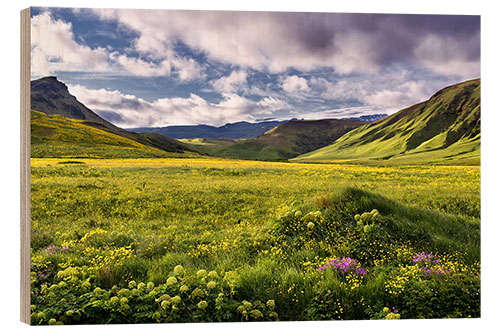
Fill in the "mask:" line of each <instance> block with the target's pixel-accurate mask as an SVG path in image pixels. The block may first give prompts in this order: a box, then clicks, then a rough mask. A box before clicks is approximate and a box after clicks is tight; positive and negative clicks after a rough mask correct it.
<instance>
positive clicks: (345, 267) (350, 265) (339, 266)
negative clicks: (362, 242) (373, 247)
mask: <svg viewBox="0 0 500 333" xmlns="http://www.w3.org/2000/svg"><path fill="white" fill-rule="evenodd" d="M327 268H328V269H332V270H334V271H337V272H339V273H342V274H345V273H349V272H354V273H356V274H359V275H366V274H367V272H366V270H365V269H363V268H362V267H361V265H360V264H359V263H358V262H357V261H356V260H354V259H352V258H349V257H342V258H334V259H332V260H330V261H328V262H326V263H325V264H324V265H321V266H320V267H319V268H318V269H317V271H318V272H323V271H325V270H326V269H327Z"/></svg>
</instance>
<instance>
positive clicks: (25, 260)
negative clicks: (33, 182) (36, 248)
mask: <svg viewBox="0 0 500 333" xmlns="http://www.w3.org/2000/svg"><path fill="white" fill-rule="evenodd" d="M30 52H31V20H30V9H29V8H27V9H24V10H22V11H21V103H20V105H21V110H20V111H21V163H20V164H21V303H20V304H21V321H22V322H23V323H26V324H29V323H30V303H31V300H30V261H31V258H30V221H31V219H30V132H31V131H30V77H31V61H30V59H31V55H30Z"/></svg>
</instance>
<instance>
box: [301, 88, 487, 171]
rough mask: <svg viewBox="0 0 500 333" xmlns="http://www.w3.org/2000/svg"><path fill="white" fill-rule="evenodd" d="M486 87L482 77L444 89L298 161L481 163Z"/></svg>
mask: <svg viewBox="0 0 500 333" xmlns="http://www.w3.org/2000/svg"><path fill="white" fill-rule="evenodd" d="M480 88H481V83H480V80H479V79H476V80H470V81H466V82H463V83H460V84H457V85H453V86H450V87H447V88H444V89H442V90H440V91H439V92H437V93H436V94H435V95H434V96H432V97H431V98H430V99H429V100H428V101H426V102H423V103H419V104H416V105H413V106H411V107H409V108H406V109H404V110H401V111H399V112H397V113H396V114H394V115H392V116H390V117H387V118H385V119H383V120H381V121H378V122H376V123H372V124H368V125H365V126H363V127H360V128H357V129H355V130H353V131H351V132H349V133H347V134H346V135H344V136H343V137H341V138H340V139H338V140H337V141H336V142H335V143H334V144H332V145H330V146H327V147H324V148H322V149H319V150H316V151H313V152H310V153H307V154H304V155H302V156H299V157H297V158H295V159H294V160H296V161H349V162H389V163H420V162H426V163H427V162H433V163H436V162H437V163H458V164H460V163H465V164H478V163H479V158H480V137H481V135H480Z"/></svg>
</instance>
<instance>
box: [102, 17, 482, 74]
mask: <svg viewBox="0 0 500 333" xmlns="http://www.w3.org/2000/svg"><path fill="white" fill-rule="evenodd" d="M96 13H97V14H98V15H100V17H101V18H103V19H108V20H109V19H111V20H116V21H118V22H120V23H122V24H124V25H126V26H127V27H129V28H130V29H133V30H135V31H137V32H138V33H139V37H138V38H137V39H136V41H135V43H134V45H135V48H136V50H137V51H138V52H141V53H144V54H148V55H151V56H158V55H161V54H162V53H163V52H165V51H166V50H168V49H171V48H172V46H173V45H174V44H175V43H176V42H177V41H180V42H182V43H184V44H185V45H187V46H189V47H190V48H191V49H193V50H197V51H199V52H202V53H204V54H206V55H207V56H209V57H210V58H211V59H214V60H217V61H221V62H224V63H230V64H234V65H238V66H241V67H249V68H253V69H257V70H268V71H271V72H275V73H276V72H283V71H285V70H286V69H288V68H295V69H299V70H311V69H314V68H320V67H330V68H334V69H335V71H336V72H337V73H340V74H350V73H371V74H373V73H376V72H378V71H379V70H380V69H381V68H383V67H384V66H387V65H389V64H391V63H417V64H419V65H421V66H424V67H425V68H427V69H429V70H432V71H435V72H436V73H441V72H442V67H440V65H438V64H441V65H442V64H445V65H446V64H448V65H449V71H447V73H448V72H451V73H452V74H454V75H458V76H463V77H466V76H471V75H472V76H474V75H478V73H477V70H478V69H477V67H473V68H472V69H471V68H466V67H467V66H466V67H461V66H460V64H464V65H467V64H474V63H476V62H478V61H479V45H480V39H479V29H480V24H479V16H456V15H385V14H336V13H278V12H229V11H177V10H170V11H158V10H127V9H118V10H108V9H101V10H96ZM429 36H432V40H429V38H430V37H429ZM460 45H463V46H464V47H462V48H461V47H459V46H460ZM431 47H432V50H434V51H433V52H432V53H430V50H431ZM450 50H452V51H453V52H450Z"/></svg>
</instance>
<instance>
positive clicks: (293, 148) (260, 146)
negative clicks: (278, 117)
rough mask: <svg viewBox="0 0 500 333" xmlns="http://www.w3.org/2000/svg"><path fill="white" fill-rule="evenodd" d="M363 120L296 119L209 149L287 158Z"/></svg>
mask: <svg viewBox="0 0 500 333" xmlns="http://www.w3.org/2000/svg"><path fill="white" fill-rule="evenodd" d="M362 124H364V123H363V122H361V121H350V120H337V119H324V120H293V121H289V122H286V123H284V124H281V125H279V126H277V127H275V128H273V129H272V130H270V131H268V132H266V133H264V134H263V135H261V136H259V137H257V138H255V139H241V140H236V141H234V143H233V144H218V145H215V146H212V147H210V149H209V150H206V153H207V154H209V155H211V156H219V157H229V158H237V159H252V160H262V161H286V160H288V159H289V158H292V157H295V156H298V155H300V154H303V153H306V152H309V151H313V150H316V149H318V148H321V147H324V146H326V145H328V144H330V143H332V142H334V141H335V139H337V138H339V137H340V136H342V135H343V134H345V133H347V132H349V131H350V130H352V129H354V128H356V127H358V126H361V125H362Z"/></svg>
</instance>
